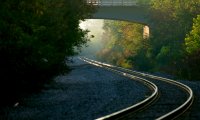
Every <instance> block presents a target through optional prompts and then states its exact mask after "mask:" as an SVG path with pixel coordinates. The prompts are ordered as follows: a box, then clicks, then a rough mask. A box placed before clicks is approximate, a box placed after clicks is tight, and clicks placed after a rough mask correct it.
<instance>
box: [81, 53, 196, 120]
mask: <svg viewBox="0 0 200 120" xmlns="http://www.w3.org/2000/svg"><path fill="white" fill-rule="evenodd" d="M80 59H82V60H84V61H85V62H88V63H90V64H93V65H96V66H99V67H103V68H106V69H108V70H111V71H113V72H117V73H119V74H121V75H124V76H126V77H129V78H132V79H136V80H139V81H140V82H143V83H144V84H146V85H147V86H149V85H150V87H149V88H151V89H154V92H153V93H152V95H151V96H150V97H151V98H147V99H150V100H146V99H145V100H143V101H142V102H140V103H143V102H146V103H145V104H140V105H137V104H135V105H133V106H131V107H129V108H125V109H123V110H120V111H118V112H115V113H113V114H110V115H107V116H103V117H101V118H98V119H97V120H105V119H113V118H114V119H121V118H122V119H133V118H134V117H133V116H131V117H130V116H129V117H124V116H126V115H127V114H128V113H129V112H130V111H137V110H139V109H141V108H145V107H146V106H147V105H149V104H150V103H152V102H153V101H154V100H155V99H156V97H158V87H157V86H156V85H155V84H154V83H152V82H150V81H149V79H152V80H154V81H155V80H157V81H162V82H165V83H167V84H170V85H173V86H176V87H178V88H179V89H181V90H182V91H184V92H185V93H186V94H187V98H186V100H185V101H184V102H183V103H182V104H180V105H179V106H178V107H176V108H175V109H173V110H171V111H170V112H167V113H165V114H163V115H161V116H159V117H157V118H155V119H157V120H165V119H166V120H169V119H175V118H177V117H178V116H180V115H181V114H183V113H184V112H185V111H186V110H188V109H189V107H190V106H191V104H192V102H193V98H194V97H193V91H192V89H191V88H190V87H188V86H187V85H184V84H182V83H180V82H177V81H174V80H171V79H167V78H163V77H158V76H154V75H150V74H145V73H141V72H138V71H132V70H129V69H125V68H122V67H117V66H113V65H110V64H106V63H101V62H98V61H95V60H92V59H88V58H85V57H82V58H80ZM147 79H148V80H147ZM168 86H169V85H168ZM156 92H157V93H156ZM136 106H137V107H136Z"/></svg>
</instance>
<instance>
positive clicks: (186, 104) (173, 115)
mask: <svg viewBox="0 0 200 120" xmlns="http://www.w3.org/2000/svg"><path fill="white" fill-rule="evenodd" d="M85 59H87V60H91V59H88V58H85ZM91 61H93V62H94V63H98V64H99V65H100V64H101V65H102V66H107V67H110V68H117V69H120V70H123V71H126V72H129V73H133V74H137V75H139V76H142V77H147V78H151V79H155V80H160V81H164V82H167V83H170V84H173V85H176V86H178V87H180V88H182V89H183V90H184V91H186V92H187V94H188V95H189V97H188V98H187V100H186V101H185V102H184V103H183V104H182V105H180V106H179V107H177V108H176V109H174V110H172V111H170V112H168V113H166V114H164V115H162V116H160V117H159V118H156V120H168V119H174V118H176V117H178V116H180V115H181V114H183V113H184V112H185V111H187V110H188V109H189V107H190V106H191V105H192V103H193V99H194V94H193V91H192V89H191V88H190V87H189V86H187V85H185V84H183V83H181V82H178V81H174V80H171V79H168V78H163V77H158V76H155V75H150V74H146V73H142V72H138V71H133V70H130V69H125V68H122V67H117V66H114V65H110V64H106V63H101V62H98V61H95V60H91Z"/></svg>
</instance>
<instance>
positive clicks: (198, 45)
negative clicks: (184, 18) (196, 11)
mask: <svg viewBox="0 0 200 120" xmlns="http://www.w3.org/2000/svg"><path fill="white" fill-rule="evenodd" d="M193 21H194V23H193V27H192V31H191V32H190V33H189V34H187V37H186V38H185V45H186V51H187V52H188V53H189V54H192V53H194V52H196V51H198V50H200V15H198V16H197V18H196V19H194V20H193Z"/></svg>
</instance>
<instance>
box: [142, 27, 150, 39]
mask: <svg viewBox="0 0 200 120" xmlns="http://www.w3.org/2000/svg"><path fill="white" fill-rule="evenodd" d="M149 33H150V30H149V26H147V25H145V26H144V27H143V38H144V39H148V38H149Z"/></svg>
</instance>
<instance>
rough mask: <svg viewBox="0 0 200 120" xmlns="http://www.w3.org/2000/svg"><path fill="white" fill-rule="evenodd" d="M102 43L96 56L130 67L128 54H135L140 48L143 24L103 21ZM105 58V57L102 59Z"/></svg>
mask: <svg viewBox="0 0 200 120" xmlns="http://www.w3.org/2000/svg"><path fill="white" fill-rule="evenodd" d="M103 28H104V30H105V32H104V34H103V37H102V43H104V46H105V47H104V48H103V49H102V50H101V51H100V52H99V53H98V56H99V57H100V58H101V59H103V60H104V61H106V62H109V63H112V64H116V65H119V66H123V67H127V68H130V67H132V65H131V64H132V63H131V61H129V60H128V58H129V57H130V56H135V55H136V54H137V50H138V49H140V48H142V44H141V43H142V42H143V35H142V31H143V25H139V24H134V23H131V22H126V21H111V20H105V21H104V27H103ZM104 58H105V59H104Z"/></svg>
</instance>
